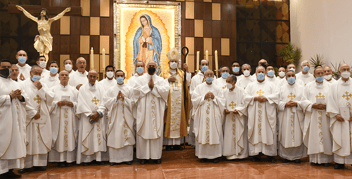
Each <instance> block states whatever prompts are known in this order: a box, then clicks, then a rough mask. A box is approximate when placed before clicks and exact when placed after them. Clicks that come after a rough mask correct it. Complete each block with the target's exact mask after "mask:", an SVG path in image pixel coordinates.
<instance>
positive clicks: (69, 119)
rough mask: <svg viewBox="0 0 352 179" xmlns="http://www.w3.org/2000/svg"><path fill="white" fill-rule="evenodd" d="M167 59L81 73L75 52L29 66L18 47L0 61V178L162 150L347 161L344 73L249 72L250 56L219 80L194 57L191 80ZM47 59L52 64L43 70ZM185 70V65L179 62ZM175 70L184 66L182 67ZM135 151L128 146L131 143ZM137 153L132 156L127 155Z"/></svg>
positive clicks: (147, 156) (173, 55)
mask: <svg viewBox="0 0 352 179" xmlns="http://www.w3.org/2000/svg"><path fill="white" fill-rule="evenodd" d="M167 57H168V59H169V62H168V63H169V67H168V69H167V70H165V71H161V72H160V75H156V74H157V72H158V70H159V68H158V67H157V64H156V63H155V62H154V61H149V62H147V64H144V63H143V62H142V61H137V62H136V66H135V74H134V75H133V76H132V77H131V78H129V79H128V80H127V79H126V74H125V73H124V71H122V70H116V71H115V68H114V67H113V66H110V65H109V66H107V67H106V68H105V75H106V78H105V79H103V80H101V81H98V72H97V71H96V70H94V69H93V70H90V71H89V72H87V71H86V66H87V62H86V59H84V58H83V57H80V58H78V59H77V60H76V64H75V65H76V68H77V71H74V70H73V63H72V61H71V60H70V59H66V60H65V61H64V62H63V65H64V67H65V69H64V70H61V71H60V70H59V66H60V65H59V64H58V63H57V62H55V61H52V62H51V63H50V65H47V64H46V59H45V57H44V56H40V57H39V58H38V59H37V61H36V64H37V65H34V66H29V65H28V64H26V61H27V54H26V52H25V51H22V50H21V51H19V52H18V53H17V55H16V59H17V60H18V63H17V64H11V63H10V61H9V60H6V59H5V60H1V62H0V141H1V145H0V174H1V175H0V176H1V177H2V178H19V177H21V176H20V175H17V174H15V173H13V169H19V173H25V172H29V171H36V170H37V171H38V170H39V171H43V170H46V167H47V163H48V162H55V163H58V165H59V166H62V167H64V166H71V165H72V164H73V163H77V164H82V165H88V164H90V163H91V162H98V163H103V162H107V161H109V162H110V164H111V165H114V164H117V163H127V164H131V163H132V161H133V158H134V153H136V154H135V156H136V158H137V159H139V161H140V163H141V164H145V163H146V162H153V163H158V164H160V163H161V156H162V150H163V148H164V147H165V150H179V149H181V145H182V144H184V143H188V144H189V145H192V146H194V148H195V155H196V157H198V158H199V159H200V162H208V161H210V162H214V163H217V162H219V158H220V157H222V156H225V157H226V159H227V160H241V159H245V158H248V157H249V156H250V157H251V158H252V161H260V160H261V158H262V156H265V157H266V160H269V161H271V162H275V156H277V155H279V156H280V157H281V158H282V159H283V162H296V163H299V162H301V159H302V158H304V157H307V156H309V161H310V162H311V164H312V165H325V166H329V164H330V163H332V162H335V165H334V167H335V168H336V169H342V168H344V164H352V155H351V152H352V136H351V135H352V134H351V132H352V131H351V130H352V128H351V127H352V125H351V124H350V121H351V120H352V116H351V101H350V100H352V82H351V79H350V76H351V73H350V72H351V70H350V66H349V65H347V64H343V65H341V67H340V69H339V74H340V76H341V77H340V78H339V79H338V80H335V79H334V78H333V77H332V70H331V68H330V67H329V66H324V67H323V66H316V67H314V70H311V71H313V74H311V73H310V72H309V71H310V64H309V63H308V62H307V61H303V62H302V63H301V72H299V73H296V66H295V64H289V65H288V66H287V67H286V68H284V67H281V68H279V69H278V72H277V73H278V76H276V75H275V70H274V67H273V66H271V65H269V64H268V63H267V61H266V60H265V59H261V60H260V61H259V63H258V67H257V68H256V69H255V72H254V73H253V74H252V75H251V72H252V69H251V66H250V65H249V64H243V65H242V66H240V64H239V63H238V62H236V61H235V62H233V63H232V66H231V67H226V66H224V67H221V68H220V69H219V72H220V77H219V78H216V75H215V73H214V72H213V71H212V70H210V69H209V67H208V66H209V62H208V61H207V60H201V62H200V67H199V68H200V69H199V71H198V72H197V73H196V74H195V75H194V76H193V77H192V76H191V73H190V72H189V71H188V66H187V64H180V53H179V52H178V51H177V50H176V49H175V48H173V49H172V50H171V51H170V52H169V53H168V54H167ZM46 66H49V69H50V70H47V69H46ZM181 66H182V67H181ZM181 69H182V70H181ZM134 148H135V149H134ZM134 151H135V152H134Z"/></svg>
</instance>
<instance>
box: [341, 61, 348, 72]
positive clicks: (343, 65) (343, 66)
mask: <svg viewBox="0 0 352 179" xmlns="http://www.w3.org/2000/svg"><path fill="white" fill-rule="evenodd" d="M344 71H350V66H349V65H348V64H346V63H344V64H342V65H341V66H340V72H341V73H342V72H344Z"/></svg>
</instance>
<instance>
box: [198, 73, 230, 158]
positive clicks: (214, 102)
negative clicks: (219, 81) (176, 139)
mask: <svg viewBox="0 0 352 179" xmlns="http://www.w3.org/2000/svg"><path fill="white" fill-rule="evenodd" d="M204 77H205V78H206V82H205V83H202V84H200V85H198V86H197V87H196V89H195V90H194V91H193V93H192V104H193V112H192V116H193V119H194V128H193V133H194V134H195V141H196V144H195V146H196V147H195V150H196V151H195V155H196V156H197V157H198V158H199V159H200V162H205V161H206V160H207V159H210V160H211V161H212V162H214V163H218V162H219V159H218V158H219V157H221V156H222V150H223V149H222V147H223V146H222V144H223V129H222V125H223V111H224V107H225V99H224V98H223V94H222V89H221V88H220V87H218V86H216V85H214V84H213V80H214V73H213V71H211V70H207V71H206V72H205V74H204Z"/></svg>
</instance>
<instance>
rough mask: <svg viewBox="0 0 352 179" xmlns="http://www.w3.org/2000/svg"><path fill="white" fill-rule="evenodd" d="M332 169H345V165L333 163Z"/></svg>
mask: <svg viewBox="0 0 352 179" xmlns="http://www.w3.org/2000/svg"><path fill="white" fill-rule="evenodd" d="M334 169H345V164H338V163H335V165H334Z"/></svg>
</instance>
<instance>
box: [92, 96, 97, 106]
mask: <svg viewBox="0 0 352 179" xmlns="http://www.w3.org/2000/svg"><path fill="white" fill-rule="evenodd" d="M92 103H95V105H97V104H98V103H99V99H97V97H94V98H93V99H92Z"/></svg>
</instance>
